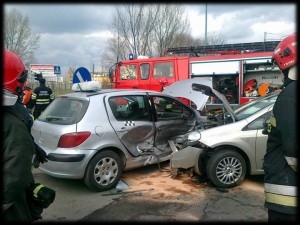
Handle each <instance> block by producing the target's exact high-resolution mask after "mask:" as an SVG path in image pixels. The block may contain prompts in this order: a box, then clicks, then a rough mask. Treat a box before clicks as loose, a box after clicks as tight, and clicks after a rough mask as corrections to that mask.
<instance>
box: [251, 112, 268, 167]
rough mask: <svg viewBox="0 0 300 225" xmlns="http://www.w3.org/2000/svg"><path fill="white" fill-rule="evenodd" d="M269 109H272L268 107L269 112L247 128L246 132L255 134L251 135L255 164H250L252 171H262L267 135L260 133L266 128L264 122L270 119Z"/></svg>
mask: <svg viewBox="0 0 300 225" xmlns="http://www.w3.org/2000/svg"><path fill="white" fill-rule="evenodd" d="M271 109H272V107H270V110H269V111H267V112H266V113H264V114H263V115H261V116H259V117H258V118H256V119H255V120H253V121H252V122H251V123H249V124H248V126H247V132H249V131H250V132H255V135H251V136H252V137H253V138H254V137H255V142H254V143H255V144H254V147H255V148H254V149H255V158H254V160H255V164H254V163H252V171H260V170H261V171H262V170H263V168H262V167H263V159H264V155H265V154H266V149H267V139H268V135H266V134H263V132H262V131H263V130H264V129H265V128H266V121H267V120H269V119H270V116H271Z"/></svg>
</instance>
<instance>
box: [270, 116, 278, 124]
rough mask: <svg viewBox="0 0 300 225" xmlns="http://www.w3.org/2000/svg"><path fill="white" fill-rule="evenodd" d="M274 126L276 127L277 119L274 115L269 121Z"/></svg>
mask: <svg viewBox="0 0 300 225" xmlns="http://www.w3.org/2000/svg"><path fill="white" fill-rule="evenodd" d="M269 123H270V124H271V125H272V126H273V127H276V119H275V117H274V116H271V117H270V122H269Z"/></svg>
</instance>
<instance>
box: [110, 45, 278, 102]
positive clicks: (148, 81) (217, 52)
mask: <svg viewBox="0 0 300 225" xmlns="http://www.w3.org/2000/svg"><path fill="white" fill-rule="evenodd" d="M278 43H279V41H266V42H252V43H240V44H224V45H209V46H208V45H207V46H195V47H179V48H169V49H167V52H168V53H169V55H170V56H168V57H159V58H148V57H138V58H136V59H133V60H125V61H122V62H118V63H116V64H115V65H114V66H112V68H111V70H110V73H109V74H110V78H111V81H112V83H113V88H118V89H121V88H137V89H150V90H157V91H162V90H163V89H164V88H165V87H166V86H168V85H170V84H172V83H174V82H176V81H179V80H184V79H192V78H195V77H197V78H205V79H210V80H211V85H212V87H214V88H215V89H216V90H217V91H219V92H220V93H223V94H224V95H225V96H226V98H227V99H228V101H229V102H230V103H231V104H232V105H239V104H243V103H245V102H247V101H249V100H250V99H253V98H255V97H258V96H264V95H266V94H267V93H269V92H272V91H274V90H276V89H278V88H279V87H280V86H281V84H282V81H281V79H280V70H279V68H278V67H276V66H274V65H273V63H272V60H271V57H272V53H273V50H274V49H275V48H276V46H277V45H278ZM178 54H188V56H174V55H178ZM207 104H218V99H215V98H210V99H209V102H208V103H207Z"/></svg>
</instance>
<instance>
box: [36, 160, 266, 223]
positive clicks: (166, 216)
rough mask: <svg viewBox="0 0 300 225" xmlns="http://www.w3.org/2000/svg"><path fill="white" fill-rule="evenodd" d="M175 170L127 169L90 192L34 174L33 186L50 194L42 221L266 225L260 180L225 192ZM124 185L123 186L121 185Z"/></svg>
mask: <svg viewBox="0 0 300 225" xmlns="http://www.w3.org/2000/svg"><path fill="white" fill-rule="evenodd" d="M189 175H190V174H189V172H188V171H184V170H183V171H180V173H179V175H178V177H176V178H174V177H172V176H170V171H169V166H168V163H165V164H162V165H160V167H158V166H157V165H151V166H147V167H144V168H140V169H136V170H132V171H127V172H125V173H124V174H123V176H122V182H120V185H118V186H117V188H115V189H112V190H109V191H106V192H93V191H91V190H89V189H88V188H87V187H86V186H85V185H84V183H83V182H82V181H79V180H67V179H59V178H53V177H50V176H47V175H45V174H43V173H41V172H40V171H39V170H35V171H34V176H35V179H36V182H40V183H43V184H44V185H45V186H48V187H50V188H53V189H54V190H55V191H56V199H55V201H54V203H53V204H51V205H50V206H49V207H48V208H47V209H45V210H44V212H43V215H42V216H43V220H41V221H38V223H43V222H74V221H76V222H124V221H130V222H199V221H203V222H216V221H218V222H241V221H244V222H266V221H267V210H266V209H265V208H264V206H263V203H264V192H263V176H251V177H247V178H246V179H245V180H244V182H243V183H242V184H241V185H240V186H238V187H234V188H231V189H228V190H224V189H216V188H215V187H213V186H212V185H211V184H210V182H209V181H207V180H206V179H205V178H200V177H197V176H191V177H190V176H189ZM124 184H125V185H124Z"/></svg>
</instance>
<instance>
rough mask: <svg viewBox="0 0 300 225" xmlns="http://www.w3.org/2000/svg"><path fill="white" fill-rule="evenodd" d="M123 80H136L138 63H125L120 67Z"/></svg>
mask: <svg viewBox="0 0 300 225" xmlns="http://www.w3.org/2000/svg"><path fill="white" fill-rule="evenodd" d="M120 76H121V80H136V79H137V76H136V65H125V66H121V68H120Z"/></svg>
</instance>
